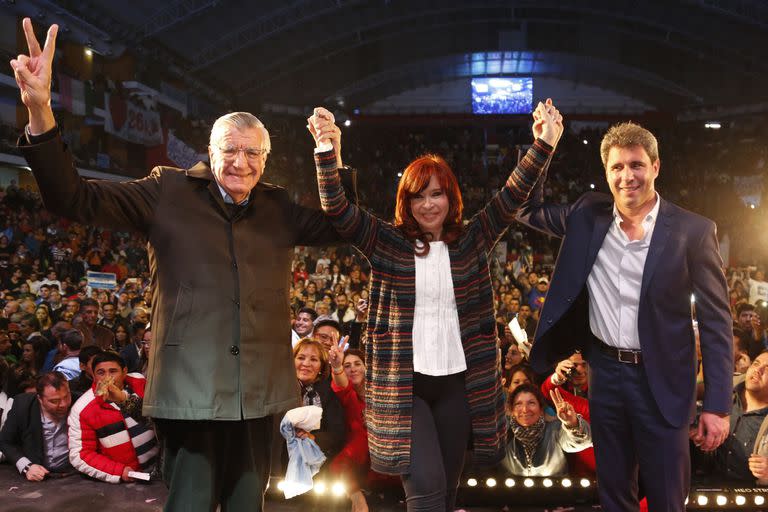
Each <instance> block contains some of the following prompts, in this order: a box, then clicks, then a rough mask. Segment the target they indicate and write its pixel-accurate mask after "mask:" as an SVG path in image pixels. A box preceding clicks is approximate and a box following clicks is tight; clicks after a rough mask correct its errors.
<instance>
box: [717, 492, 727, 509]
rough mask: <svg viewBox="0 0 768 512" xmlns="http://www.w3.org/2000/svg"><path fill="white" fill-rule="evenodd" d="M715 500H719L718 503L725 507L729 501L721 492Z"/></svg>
mask: <svg viewBox="0 0 768 512" xmlns="http://www.w3.org/2000/svg"><path fill="white" fill-rule="evenodd" d="M715 501H716V502H717V504H718V505H720V506H721V507H724V506H725V505H726V504H727V503H728V498H726V497H725V496H723V495H722V494H721V495H720V496H718V497H717V498H716V499H715Z"/></svg>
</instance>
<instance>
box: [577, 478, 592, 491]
mask: <svg viewBox="0 0 768 512" xmlns="http://www.w3.org/2000/svg"><path fill="white" fill-rule="evenodd" d="M579 484H581V486H582V487H584V488H585V489H586V488H587V487H589V484H590V482H589V479H588V478H582V479H581V480H580V481H579Z"/></svg>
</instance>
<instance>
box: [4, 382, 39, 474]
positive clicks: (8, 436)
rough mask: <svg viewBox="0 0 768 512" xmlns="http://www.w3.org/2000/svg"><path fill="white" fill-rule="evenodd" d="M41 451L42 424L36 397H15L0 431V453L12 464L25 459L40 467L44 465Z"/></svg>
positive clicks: (25, 395)
mask: <svg viewBox="0 0 768 512" xmlns="http://www.w3.org/2000/svg"><path fill="white" fill-rule="evenodd" d="M43 450H44V447H43V422H42V420H41V419H40V402H39V401H38V400H37V395H36V394H35V393H22V394H20V395H17V396H16V398H14V400H13V406H12V407H11V410H10V412H9V413H8V419H7V420H6V422H5V425H3V430H2V431H0V452H3V453H4V454H5V456H6V457H8V460H9V461H10V462H11V463H13V464H16V462H17V461H18V460H19V459H21V458H22V457H26V458H28V459H29V460H30V461H32V463H33V464H39V465H41V466H42V465H43V464H44V463H45V454H44V452H43Z"/></svg>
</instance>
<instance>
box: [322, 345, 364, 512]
mask: <svg viewBox="0 0 768 512" xmlns="http://www.w3.org/2000/svg"><path fill="white" fill-rule="evenodd" d="M340 343H345V340H341V342H340ZM328 361H329V364H330V366H331V375H332V382H331V389H333V392H334V393H336V395H337V396H338V397H339V400H340V401H341V405H342V407H344V418H345V423H346V437H345V442H344V447H343V448H342V449H341V452H340V453H339V454H338V455H337V456H336V457H335V458H334V459H333V461H331V465H330V470H331V472H332V473H333V474H338V475H342V476H343V477H344V479H345V480H346V482H347V495H348V496H349V499H350V501H351V502H352V511H353V512H367V510H368V504H367V502H366V500H365V495H363V493H362V491H361V489H362V488H363V487H364V484H365V482H366V479H367V475H368V472H369V470H370V466H371V457H370V454H369V453H368V430H367V429H366V427H365V356H364V355H363V353H362V352H360V351H359V350H357V349H350V350H348V351H347V352H346V353H345V352H344V347H343V346H340V345H335V346H333V347H331V351H330V353H329V354H328Z"/></svg>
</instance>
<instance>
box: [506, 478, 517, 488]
mask: <svg viewBox="0 0 768 512" xmlns="http://www.w3.org/2000/svg"><path fill="white" fill-rule="evenodd" d="M504 485H506V486H507V487H514V486H515V481H514V480H513V479H511V478H507V479H506V480H504Z"/></svg>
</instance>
